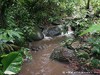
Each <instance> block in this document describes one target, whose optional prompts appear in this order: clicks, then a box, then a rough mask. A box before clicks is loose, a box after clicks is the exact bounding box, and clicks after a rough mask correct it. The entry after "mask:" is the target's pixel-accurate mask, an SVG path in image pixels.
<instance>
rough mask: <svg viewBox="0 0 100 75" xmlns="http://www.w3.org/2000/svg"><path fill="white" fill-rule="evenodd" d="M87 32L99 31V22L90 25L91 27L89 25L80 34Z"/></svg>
mask: <svg viewBox="0 0 100 75" xmlns="http://www.w3.org/2000/svg"><path fill="white" fill-rule="evenodd" d="M88 32H90V33H94V32H100V25H99V24H95V25H92V26H91V27H89V29H87V30H85V31H84V32H83V33H82V34H81V35H84V34H86V33H88Z"/></svg>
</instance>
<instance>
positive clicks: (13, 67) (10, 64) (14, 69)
mask: <svg viewBox="0 0 100 75" xmlns="http://www.w3.org/2000/svg"><path fill="white" fill-rule="evenodd" d="M1 62H2V64H3V72H4V74H16V73H18V72H19V71H20V69H21V65H22V62H23V58H22V55H21V54H20V53H18V52H12V53H10V54H8V55H6V56H4V57H3V59H2V60H1Z"/></svg>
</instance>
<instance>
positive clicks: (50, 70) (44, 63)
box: [18, 37, 77, 75]
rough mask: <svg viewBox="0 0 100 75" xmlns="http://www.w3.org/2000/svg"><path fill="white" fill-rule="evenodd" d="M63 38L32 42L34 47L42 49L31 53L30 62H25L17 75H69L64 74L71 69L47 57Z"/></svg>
mask: <svg viewBox="0 0 100 75" xmlns="http://www.w3.org/2000/svg"><path fill="white" fill-rule="evenodd" d="M62 40H64V38H60V37H59V38H54V39H53V40H50V41H48V40H41V41H38V42H33V43H32V45H33V46H34V47H37V46H41V47H42V49H41V50H39V51H37V52H35V51H32V52H31V53H32V57H33V59H32V61H31V62H25V63H24V64H23V67H22V70H21V72H20V73H19V74H18V75H69V74H66V73H65V72H68V71H72V68H71V67H70V66H68V65H66V64H63V63H60V62H57V61H54V60H51V59H50V58H49V57H50V55H51V53H52V51H53V49H54V48H56V47H58V46H59V43H60V42H61V41H62ZM76 75H77V74H76Z"/></svg>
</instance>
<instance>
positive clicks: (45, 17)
mask: <svg viewBox="0 0 100 75" xmlns="http://www.w3.org/2000/svg"><path fill="white" fill-rule="evenodd" d="M61 19H64V25H65V26H66V25H71V27H73V28H74V29H75V36H76V37H83V36H87V35H88V37H90V38H91V39H89V40H88V41H87V43H89V45H91V48H89V50H90V51H89V52H88V53H87V52H82V53H81V52H80V53H79V54H78V56H79V58H80V59H81V58H85V60H86V59H88V60H87V61H85V64H87V63H89V67H92V68H100V58H99V57H100V46H99V45H100V37H99V35H100V0H0V75H4V74H17V73H18V72H19V71H20V69H21V65H22V63H23V59H24V58H25V57H26V58H28V59H31V56H30V54H28V52H29V49H28V48H27V46H26V43H27V42H28V41H33V40H34V39H35V38H37V36H38V32H39V33H40V32H41V29H40V27H41V26H46V25H50V24H51V23H52V22H54V21H58V20H61ZM86 29H87V30H86ZM87 33H88V34H87ZM36 40H37V39H36ZM83 40H84V38H83ZM68 42H69V41H68ZM66 45H68V43H67V44H66ZM69 45H70V44H69ZM6 61H7V62H6Z"/></svg>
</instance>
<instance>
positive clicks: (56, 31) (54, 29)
mask: <svg viewBox="0 0 100 75" xmlns="http://www.w3.org/2000/svg"><path fill="white" fill-rule="evenodd" d="M43 33H44V35H46V36H48V37H54V36H58V35H60V34H61V29H60V28H58V27H51V28H48V29H45V30H44V31H43Z"/></svg>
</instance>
